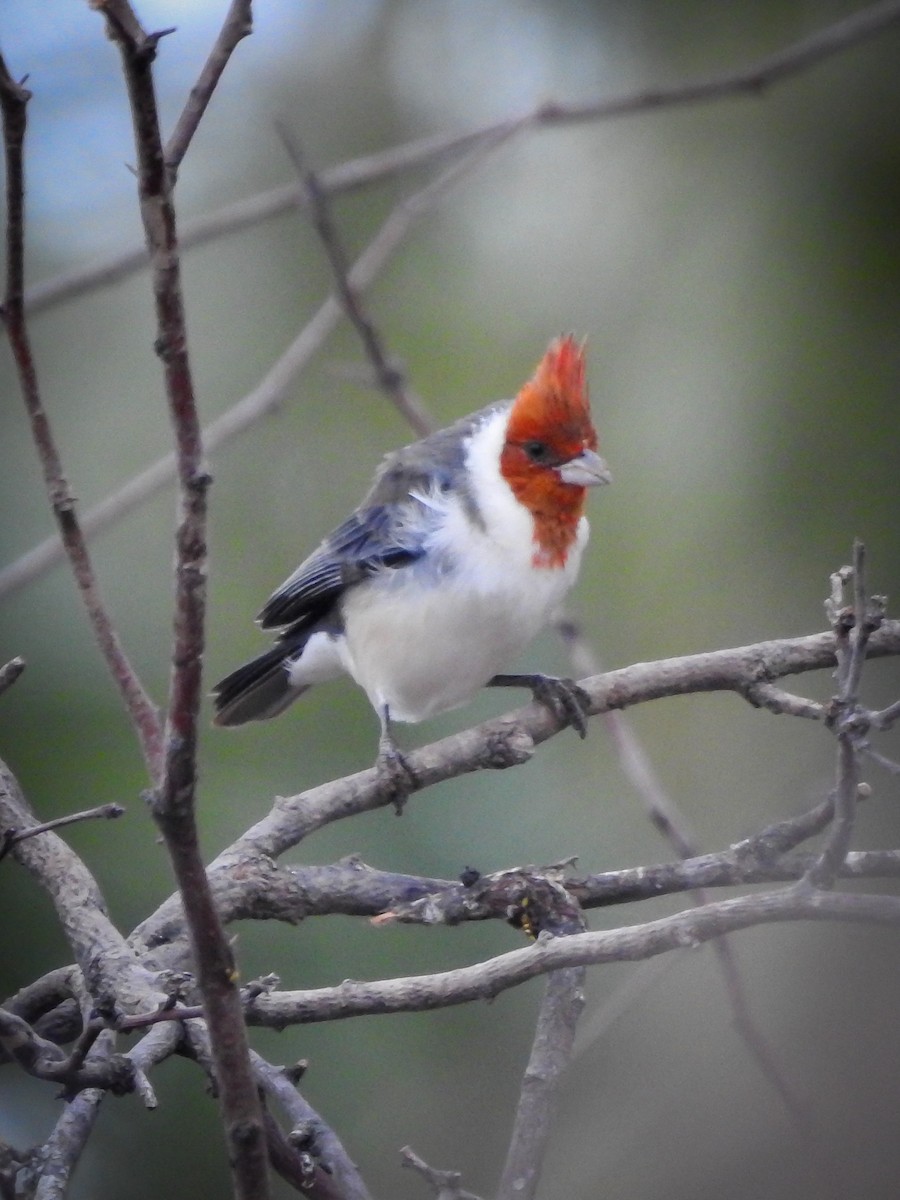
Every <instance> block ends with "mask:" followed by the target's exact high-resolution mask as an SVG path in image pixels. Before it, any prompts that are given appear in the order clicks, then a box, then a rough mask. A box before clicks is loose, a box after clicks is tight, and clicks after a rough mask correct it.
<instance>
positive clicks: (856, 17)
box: [27, 0, 900, 312]
mask: <svg viewBox="0 0 900 1200" xmlns="http://www.w3.org/2000/svg"><path fill="white" fill-rule="evenodd" d="M898 22H900V3H898V2H897V0H889V2H887V3H881V4H873V5H871V6H869V7H868V8H864V9H861V10H860V11H859V12H857V13H853V14H851V15H850V16H849V17H846V18H844V19H842V20H839V21H836V22H835V23H834V24H832V25H828V26H826V27H825V28H824V29H821V30H817V31H816V32H814V33H812V34H809V35H807V36H806V37H803V38H800V39H799V40H798V41H796V42H794V43H792V44H791V45H790V46H786V47H784V48H783V49H781V50H777V51H775V52H774V53H773V54H771V55H767V56H766V57H765V58H763V59H761V60H759V61H758V62H756V63H752V64H751V65H750V66H747V67H742V68H741V69H739V70H737V71H735V72H733V73H725V74H719V75H715V76H712V77H711V78H707V79H699V80H689V81H687V82H686V83H677V84H673V85H671V86H669V87H659V88H648V89H640V90H638V91H635V92H628V93H625V94H623V95H620V96H613V97H608V98H606V99H600V100H595V101H590V102H587V103H584V104H564V103H561V102H559V101H547V102H545V103H542V104H540V105H538V106H537V107H536V108H534V109H532V110H530V111H529V112H528V113H525V114H523V115H522V116H519V117H513V118H507V119H505V120H503V121H499V122H495V123H492V124H490V125H486V126H482V127H481V128H479V129H474V130H470V131H469V132H467V133H462V134H459V133H456V134H437V135H436V136H433V137H427V138H419V139H417V140H415V141H413V142H407V143H404V144H402V145H400V146H393V147H391V148H390V149H388V150H384V151H381V152H378V153H376V154H370V155H365V156H363V157H362V158H358V159H353V160H351V161H349V162H346V163H342V164H340V165H338V166H335V167H331V168H328V169H326V170H323V171H322V172H321V175H320V180H321V183H322V186H323V187H324V188H325V189H326V191H327V192H328V193H329V194H330V195H332V196H334V195H337V194H338V193H341V192H349V191H354V190H357V189H359V188H362V187H366V186H369V185H370V184H372V183H377V182H378V181H380V180H384V179H389V178H392V177H393V176H395V175H398V174H400V173H402V172H406V171H409V170H414V169H416V168H419V167H422V166H426V165H429V164H431V165H434V164H437V163H441V162H446V161H447V160H448V159H451V160H452V159H453V158H456V157H458V156H460V155H464V154H468V153H469V152H470V151H471V150H473V149H476V148H477V147H478V146H479V144H480V143H481V142H482V141H483V140H484V139H490V138H491V137H492V136H493V135H495V134H496V133H497V132H498V131H502V130H504V129H508V128H510V127H515V130H526V129H533V128H540V127H542V126H557V125H564V124H567V123H571V122H583V121H588V120H592V121H601V120H609V119H614V118H617V117H623V116H630V115H635V114H639V113H645V112H657V111H659V110H664V109H667V108H672V107H676V106H680V105H683V104H695V103H709V102H714V101H718V100H724V99H728V98H730V97H734V96H749V97H756V96H759V95H760V94H761V93H762V92H763V91H764V90H765V89H766V88H769V87H772V86H774V85H776V84H779V83H781V82H783V81H784V80H786V79H788V78H790V77H791V76H793V75H796V74H799V73H801V72H802V71H806V70H809V69H810V68H811V67H814V66H816V65H817V64H819V63H820V62H823V61H825V60H826V59H827V58H829V57H832V56H833V55H835V54H840V53H842V52H843V51H845V50H848V49H850V48H852V47H853V46H856V45H859V44H860V43H861V42H864V41H867V40H869V39H870V38H873V37H876V36H877V35H878V34H880V33H882V32H884V31H885V30H887V29H890V28H891V27H892V26H893V25H896V24H897V23H898ZM304 200H305V196H304V191H303V188H302V187H301V186H300V185H299V184H296V183H291V184H282V185H281V186H279V187H276V188H272V189H270V190H269V191H266V192H262V193H259V194H258V195H255V196H251V197H249V198H248V199H246V200H240V201H237V202H236V203H234V204H230V205H228V206H226V207H224V208H222V209H220V210H219V211H218V212H215V213H211V214H209V215H208V216H205V217H200V218H197V219H196V220H194V221H192V222H189V223H187V224H186V225H185V226H184V228H183V229H182V233H181V247H182V250H185V249H187V248H188V247H191V246H199V245H203V244H205V243H206V242H209V241H210V240H213V239H215V238H219V237H224V236H227V235H228V234H231V233H235V232H237V231H238V230H241V229H246V228H248V227H250V226H253V225H256V224H258V223H259V222H260V221H264V220H268V219H269V218H271V217H274V216H278V215H279V214H281V213H284V212H287V211H289V210H290V209H292V208H296V207H298V206H301V205H302V204H303V203H304ZM147 261H148V259H147V252H146V249H145V248H144V247H133V248H132V249H130V250H127V251H125V252H124V253H121V254H114V255H110V256H109V257H108V258H106V259H103V260H102V261H100V262H97V263H94V264H92V265H91V266H90V267H87V268H79V269H77V270H75V271H72V272H69V273H67V274H66V275H63V276H58V277H56V278H54V279H50V280H47V281H46V282H45V283H42V284H38V285H37V286H36V287H34V288H32V289H31V290H30V291H29V294H28V298H27V303H28V306H29V308H30V309H31V310H32V311H34V312H38V311H42V310H44V309H46V308H49V307H51V306H53V305H55V304H59V303H61V302H63V301H65V300H68V299H70V298H71V297H73V296H77V295H81V294H83V293H84V292H86V291H88V290H90V289H92V288H97V287H104V286H106V285H108V284H110V283H114V282H116V281H118V280H120V279H123V278H126V277H127V276H129V275H131V274H133V273H134V272H135V271H137V270H140V269H141V268H142V267H144V266H145V265H146V264H147Z"/></svg>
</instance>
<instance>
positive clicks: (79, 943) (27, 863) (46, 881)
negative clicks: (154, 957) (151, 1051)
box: [0, 762, 165, 1012]
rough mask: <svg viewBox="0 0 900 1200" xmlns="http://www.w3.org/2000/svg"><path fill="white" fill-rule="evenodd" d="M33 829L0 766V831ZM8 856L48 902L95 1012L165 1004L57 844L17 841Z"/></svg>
mask: <svg viewBox="0 0 900 1200" xmlns="http://www.w3.org/2000/svg"><path fill="white" fill-rule="evenodd" d="M34 824H36V822H35V820H34V817H33V815H32V813H31V812H30V810H29V808H28V806H27V804H26V802H25V799H24V797H23V796H22V793H21V791H20V790H19V786H18V784H17V782H16V780H15V777H14V776H13V775H12V773H11V772H10V771H9V769H8V768H7V767H6V766H5V765H4V764H3V763H2V762H0V829H9V828H14V829H17V830H22V829H27V828H29V827H31V826H32V825H34ZM11 855H12V857H13V858H14V859H16V860H17V861H18V862H19V863H20V864H21V865H22V866H23V867H25V869H26V870H27V871H28V872H29V873H30V874H31V875H33V876H34V878H35V879H36V880H37V881H38V883H39V884H40V885H41V887H42V888H43V889H44V891H46V893H47V894H48V896H49V897H50V899H51V900H52V902H53V904H54V906H55V908H56V913H57V916H58V918H59V922H60V926H61V928H62V930H63V933H64V934H65V936H66V939H67V941H68V943H69V945H70V946H71V948H72V951H73V953H74V955H75V958H76V960H77V962H78V965H79V967H80V968H81V973H82V975H83V977H84V981H85V985H86V986H87V988H88V990H89V992H90V994H91V997H92V999H93V1003H94V1005H95V1007H96V1008H98V1009H99V1010H101V1011H115V1010H116V1008H118V1007H121V1008H122V1009H123V1010H124V1011H125V1012H141V1011H144V1010H146V1008H147V1007H148V1005H149V1004H152V1003H154V1002H156V1003H161V1002H162V1001H163V1000H164V999H165V997H164V996H163V995H162V994H161V993H160V992H158V991H157V990H156V986H155V975H154V974H152V973H151V972H150V971H148V970H146V968H144V967H143V966H141V965H140V963H139V962H138V960H137V957H136V955H135V953H134V951H133V950H132V949H131V948H130V947H129V946H128V945H127V943H126V942H125V939H124V938H123V937H122V935H121V934H120V933H119V931H118V930H117V929H116V928H115V926H114V925H113V924H112V922H111V921H110V919H109V917H108V916H107V914H106V905H105V903H104V900H103V897H102V895H101V893H100V889H99V888H98V887H97V883H96V881H95V880H94V878H93V876H92V875H91V873H90V872H89V871H88V869H87V868H86V867H85V865H84V863H83V862H82V861H81V859H80V858H79V857H78V855H77V854H75V853H74V852H73V851H72V850H70V849H69V847H68V846H67V845H66V844H65V842H63V841H62V839H61V838H59V837H58V836H57V835H56V834H55V833H45V834H44V835H43V836H42V837H36V838H30V839H28V840H25V841H20V842H18V843H17V844H16V845H14V846H13V848H12V850H11Z"/></svg>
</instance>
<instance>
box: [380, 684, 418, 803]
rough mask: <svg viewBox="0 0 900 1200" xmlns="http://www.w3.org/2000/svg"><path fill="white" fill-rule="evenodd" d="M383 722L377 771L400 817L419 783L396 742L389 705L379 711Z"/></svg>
mask: <svg viewBox="0 0 900 1200" xmlns="http://www.w3.org/2000/svg"><path fill="white" fill-rule="evenodd" d="M378 719H379V720H380V721H381V736H380V737H379V739H378V758H377V759H376V760H375V770H376V771H377V772H378V777H379V780H380V782H381V786H382V788H383V789H384V790H385V792H387V793H388V794H389V796H390V798H391V803H392V804H393V805H394V811H395V812H396V814H397V816H398V817H399V816H400V814H401V813H402V812H403V806H404V804H405V803H406V799H407V797H408V796H409V794H410V792H411V791H412V790H413V788H414V787H415V785H416V784H417V783H418V780H417V779H416V776H415V774H414V772H413V769H412V767H411V766H410V765H409V763H408V762H407V761H406V757H405V755H404V754H403V752H402V751H401V749H400V747H399V746H398V745H397V743H396V742H395V741H394V733H393V725H392V722H391V710H390V708H389V707H388V706H387V704H382V705H381V707H380V708H379V710H378Z"/></svg>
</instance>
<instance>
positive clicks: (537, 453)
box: [522, 442, 553, 464]
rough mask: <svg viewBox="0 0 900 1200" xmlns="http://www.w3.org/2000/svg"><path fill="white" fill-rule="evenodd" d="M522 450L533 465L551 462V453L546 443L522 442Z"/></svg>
mask: <svg viewBox="0 0 900 1200" xmlns="http://www.w3.org/2000/svg"><path fill="white" fill-rule="evenodd" d="M522 449H523V450H524V451H525V453H526V454H527V455H528V457H529V458H530V459H531V461H532V462H533V463H542V464H543V463H549V462H552V460H553V452H552V451H551V449H550V447H549V446H548V445H547V443H546V442H524V443H523V445H522Z"/></svg>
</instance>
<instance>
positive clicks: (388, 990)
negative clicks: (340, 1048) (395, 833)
mask: <svg viewBox="0 0 900 1200" xmlns="http://www.w3.org/2000/svg"><path fill="white" fill-rule="evenodd" d="M787 921H848V922H853V923H863V924H875V925H886V926H896V925H900V898H898V897H896V896H868V895H849V894H847V893H844V892H825V891H819V890H812V889H807V890H806V891H804V892H800V891H798V890H797V889H795V888H785V889H780V890H778V891H774V892H761V893H758V894H756V895H752V896H740V897H737V898H735V899H731V900H719V901H715V902H713V903H710V904H706V905H704V906H702V907H699V908H690V909H688V910H686V911H685V912H681V913H677V914H675V915H674V916H669V917H662V918H660V919H659V920H656V921H648V922H647V923H645V924H641V925H629V926H627V927H625V928H622V929H613V930H603V931H599V932H590V933H582V934H577V935H574V936H572V937H565V938H546V939H545V938H541V939H539V940H538V941H537V942H535V943H534V944H533V945H531V946H529V947H527V948H526V949H524V950H511V951H509V952H508V953H506V954H501V955H498V956H497V957H496V958H492V959H488V960H487V961H486V962H481V963H476V964H474V965H473V966H467V967H459V968H457V969H455V970H452V971H445V972H442V973H439V974H433V975H416V976H413V977H411V978H408V979H384V980H376V981H373V982H359V981H356V980H345V981H344V983H341V984H338V985H337V986H336V987H325V988H315V989H310V990H308V991H271V992H266V993H262V994H260V995H259V996H257V997H255V998H254V1000H253V1001H252V1003H251V1004H250V1005H249V1008H248V1012H247V1019H248V1021H249V1022H250V1024H253V1025H261V1026H267V1027H270V1028H273V1029H283V1028H284V1027H285V1026H287V1025H294V1024H308V1023H312V1022H318V1021H340V1020H346V1019H348V1018H350V1017H354V1016H358V1015H361V1014H363V1013H366V1014H370V1015H375V1014H380V1013H395V1012H424V1011H429V1010H431V1009H435V1008H445V1007H447V1006H449V1005H453V1004H465V1003H468V1002H470V1001H473V1000H490V999H493V997H495V996H497V995H499V994H500V993H501V992H503V991H506V990H507V989H509V988H511V987H515V986H517V985H518V984H520V983H523V982H524V981H525V980H526V979H534V978H535V977H536V976H538V975H542V974H545V973H547V972H548V971H556V970H561V969H563V968H567V967H577V966H588V965H593V966H597V965H599V964H601V963H607V962H639V961H642V960H644V959H646V958H652V957H654V956H656V955H658V954H663V953H665V952H666V951H669V950H675V949H678V948H682V947H685V946H699V945H702V944H703V943H704V942H708V941H710V940H711V939H712V938H716V937H721V935H722V934H724V933H733V932H735V931H736V930H739V929H749V928H752V927H753V926H757V925H767V924H772V923H776V922H777V923H782V922H787Z"/></svg>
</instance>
